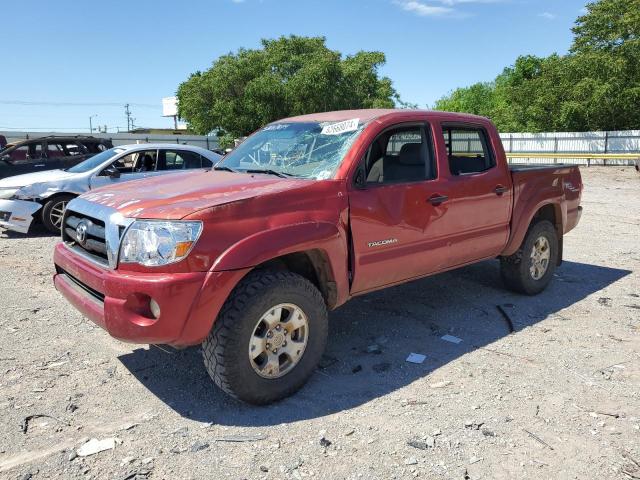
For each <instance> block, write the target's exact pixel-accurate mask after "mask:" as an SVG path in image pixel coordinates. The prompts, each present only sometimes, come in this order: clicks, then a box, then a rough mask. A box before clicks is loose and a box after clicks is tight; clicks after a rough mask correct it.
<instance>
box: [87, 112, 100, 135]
mask: <svg viewBox="0 0 640 480" xmlns="http://www.w3.org/2000/svg"><path fill="white" fill-rule="evenodd" d="M97 116H98V114H95V115H89V132H90V133H93V123H91V119H92V118H93V117H97Z"/></svg>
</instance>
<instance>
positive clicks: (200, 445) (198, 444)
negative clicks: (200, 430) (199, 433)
mask: <svg viewBox="0 0 640 480" xmlns="http://www.w3.org/2000/svg"><path fill="white" fill-rule="evenodd" d="M207 448H209V444H208V443H205V442H200V441H197V442H196V443H194V444H193V445H191V449H190V450H191V451H192V452H199V451H201V450H206V449H207Z"/></svg>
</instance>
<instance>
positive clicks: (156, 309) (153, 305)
mask: <svg viewBox="0 0 640 480" xmlns="http://www.w3.org/2000/svg"><path fill="white" fill-rule="evenodd" d="M149 308H150V309H151V315H153V316H154V318H160V305H158V302H156V301H155V300H154V299H153V298H152V299H151V300H149Z"/></svg>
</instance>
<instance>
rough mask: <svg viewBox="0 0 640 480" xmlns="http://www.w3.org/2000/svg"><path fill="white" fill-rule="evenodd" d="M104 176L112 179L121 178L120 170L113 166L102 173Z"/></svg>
mask: <svg viewBox="0 0 640 480" xmlns="http://www.w3.org/2000/svg"><path fill="white" fill-rule="evenodd" d="M102 175H105V176H107V177H111V178H120V170H118V169H117V168H116V167H114V166H113V165H109V166H108V167H107V168H105V169H104V170H103V171H102Z"/></svg>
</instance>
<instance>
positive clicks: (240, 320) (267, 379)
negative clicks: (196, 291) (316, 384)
mask: <svg viewBox="0 0 640 480" xmlns="http://www.w3.org/2000/svg"><path fill="white" fill-rule="evenodd" d="M326 342H327V310H326V307H325V303H324V300H323V298H322V295H321V294H320V292H319V291H318V289H317V288H316V287H315V286H314V285H313V284H312V283H311V282H309V281H308V280H307V279H305V278H303V277H301V276H300V275H297V274H295V273H291V272H286V271H285V272H279V271H269V270H262V271H260V270H257V271H255V272H252V273H250V274H249V275H248V276H247V277H246V278H245V279H244V280H242V281H241V282H240V284H239V285H238V286H237V287H236V288H235V289H234V291H233V292H232V293H231V295H230V296H229V298H228V299H227V301H226V303H225V305H224V306H223V308H222V310H221V312H220V315H219V316H218V319H217V320H216V322H215V324H214V326H213V329H212V330H211V332H210V333H209V336H208V337H207V338H206V340H205V341H204V343H203V344H202V351H203V354H204V363H205V366H206V368H207V371H208V372H209V375H210V376H211V378H212V379H213V381H214V382H215V384H216V385H218V386H219V387H220V388H222V390H224V391H225V392H226V393H228V394H229V395H231V396H233V397H235V398H237V399H239V400H242V401H244V402H247V403H252V404H258V405H260V404H267V403H271V402H274V401H276V400H280V399H282V398H285V397H287V396H289V395H291V394H293V393H294V392H295V391H297V390H298V389H299V388H300V387H302V386H303V385H304V384H305V382H306V381H307V380H308V378H309V377H310V376H311V374H312V373H313V371H314V369H315V368H316V365H317V364H318V362H319V361H320V358H321V357H322V353H323V352H324V348H325V346H326Z"/></svg>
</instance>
